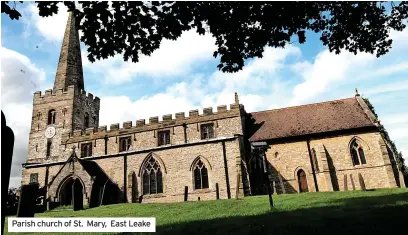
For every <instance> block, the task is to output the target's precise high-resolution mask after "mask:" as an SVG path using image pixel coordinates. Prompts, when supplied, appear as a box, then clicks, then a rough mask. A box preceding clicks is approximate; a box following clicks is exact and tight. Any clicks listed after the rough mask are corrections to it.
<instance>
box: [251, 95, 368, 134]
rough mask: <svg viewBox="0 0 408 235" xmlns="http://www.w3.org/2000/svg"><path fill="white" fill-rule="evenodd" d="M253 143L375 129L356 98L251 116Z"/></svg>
mask: <svg viewBox="0 0 408 235" xmlns="http://www.w3.org/2000/svg"><path fill="white" fill-rule="evenodd" d="M249 116H250V120H249V122H250V123H251V124H250V125H249V132H250V138H249V140H250V141H264V140H273V139H281V138H290V137H298V136H304V135H313V134H319V133H326V132H334V131H342V130H351V129H357V128H364V127H375V124H374V123H373V122H372V121H371V120H370V119H369V118H368V116H367V114H366V113H365V112H364V110H363V108H362V107H361V106H360V104H359V102H358V101H357V99H356V98H355V97H353V98H347V99H342V100H334V101H328V102H322V103H315V104H307V105H301V106H294V107H288V108H282V109H272V110H267V111H261V112H253V113H250V114H249Z"/></svg>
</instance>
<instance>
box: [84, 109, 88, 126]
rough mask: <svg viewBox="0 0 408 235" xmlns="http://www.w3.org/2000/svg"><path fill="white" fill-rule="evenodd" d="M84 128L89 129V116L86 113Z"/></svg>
mask: <svg viewBox="0 0 408 235" xmlns="http://www.w3.org/2000/svg"><path fill="white" fill-rule="evenodd" d="M84 126H85V128H88V127H89V114H88V113H85V118H84Z"/></svg>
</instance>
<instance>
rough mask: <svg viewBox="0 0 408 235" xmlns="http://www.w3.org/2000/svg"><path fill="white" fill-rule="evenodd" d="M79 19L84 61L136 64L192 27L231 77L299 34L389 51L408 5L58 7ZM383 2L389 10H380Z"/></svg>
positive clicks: (340, 45)
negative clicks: (114, 59) (210, 43)
mask: <svg viewBox="0 0 408 235" xmlns="http://www.w3.org/2000/svg"><path fill="white" fill-rule="evenodd" d="M57 3H59V2H58V1H55V2H35V4H36V5H37V7H38V9H39V15H40V16H42V17H48V16H52V15H53V14H56V13H57V12H58V6H57ZM9 4H10V2H7V1H6V2H2V3H1V5H2V13H5V14H7V15H8V16H10V18H11V19H16V20H18V19H19V18H20V17H21V14H20V13H19V12H18V11H17V9H16V8H15V3H14V6H13V7H10V5H11V4H10V5H9ZM64 4H65V5H66V6H67V7H68V9H69V10H71V11H73V12H74V14H75V16H76V17H77V18H78V19H79V20H78V21H79V22H78V28H79V29H80V30H82V31H83V33H84V35H83V36H82V37H81V41H82V42H84V43H85V45H87V46H88V59H89V60H90V61H91V62H94V61H95V60H99V59H101V58H102V59H105V58H108V57H110V56H114V55H115V54H123V59H124V60H125V61H128V60H129V59H130V60H131V61H133V62H138V60H139V56H140V55H141V54H143V55H150V54H151V53H152V52H153V51H154V50H156V49H158V48H159V46H160V42H161V41H162V40H163V39H170V40H176V39H177V38H178V37H180V35H181V34H182V32H183V31H186V30H190V29H193V28H194V29H195V30H196V31H197V32H198V33H199V34H205V33H211V34H212V35H213V36H214V37H215V38H216V45H217V47H218V48H217V50H216V51H214V54H213V56H214V57H219V58H220V63H219V65H218V66H217V67H218V68H219V69H220V70H222V71H223V72H237V71H239V70H241V69H242V68H243V66H244V62H245V60H246V59H249V58H254V57H259V58H261V57H262V53H263V51H264V48H265V46H270V47H285V46H286V45H288V44H289V43H291V41H292V40H293V39H294V38H295V37H296V38H297V42H299V43H300V44H302V43H305V42H306V36H305V32H306V31H307V30H310V31H313V32H315V33H320V34H321V36H320V40H321V41H322V42H323V45H325V46H327V47H328V49H329V50H330V51H331V52H335V53H337V54H338V53H340V51H341V50H343V49H344V50H346V51H349V52H352V53H354V54H357V53H358V52H368V53H372V54H375V55H376V56H377V57H379V56H382V55H384V54H386V53H387V52H388V51H389V49H390V48H391V45H392V40H391V39H390V38H389V33H390V30H397V31H401V30H403V29H404V28H405V27H406V25H405V24H406V22H405V23H404V20H405V19H407V18H408V2H406V1H405V2H404V1H403V2H400V3H399V4H394V3H393V2H386V3H384V2H169V1H162V2H139V1H135V2H116V1H113V2H111V3H108V2H79V3H78V6H79V7H77V9H75V4H74V2H72V1H71V2H70V1H67V2H64ZM109 4H111V5H109ZM385 4H389V5H390V11H387V9H386V7H385V6H384V5H385Z"/></svg>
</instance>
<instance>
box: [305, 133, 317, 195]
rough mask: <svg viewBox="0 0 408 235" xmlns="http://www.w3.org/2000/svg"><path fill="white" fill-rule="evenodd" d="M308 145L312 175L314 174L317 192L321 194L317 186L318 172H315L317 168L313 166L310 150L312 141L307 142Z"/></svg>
mask: <svg viewBox="0 0 408 235" xmlns="http://www.w3.org/2000/svg"><path fill="white" fill-rule="evenodd" d="M306 144H307V151H308V152H309V160H310V166H311V167H312V174H313V180H314V183H315V188H316V192H319V187H318V186H317V178H316V172H315V168H314V165H313V159H312V151H311V150H310V140H309V139H308V140H306Z"/></svg>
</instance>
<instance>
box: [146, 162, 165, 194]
mask: <svg viewBox="0 0 408 235" xmlns="http://www.w3.org/2000/svg"><path fill="white" fill-rule="evenodd" d="M142 172H143V175H142V184H143V195H146V194H157V193H163V173H162V170H161V167H160V164H159V163H158V162H157V160H156V159H155V158H154V157H153V156H149V157H148V159H147V161H146V162H145V164H144V166H143V171H142Z"/></svg>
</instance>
